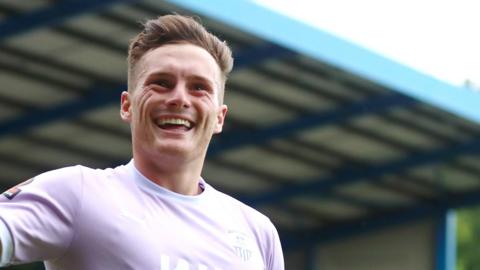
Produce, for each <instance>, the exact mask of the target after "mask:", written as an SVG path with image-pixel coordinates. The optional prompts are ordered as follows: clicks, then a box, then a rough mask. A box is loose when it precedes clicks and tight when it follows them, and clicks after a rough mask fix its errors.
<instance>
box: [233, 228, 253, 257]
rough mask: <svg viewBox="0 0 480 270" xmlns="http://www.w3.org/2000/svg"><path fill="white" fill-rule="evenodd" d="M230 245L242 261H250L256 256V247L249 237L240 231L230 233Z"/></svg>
mask: <svg viewBox="0 0 480 270" xmlns="http://www.w3.org/2000/svg"><path fill="white" fill-rule="evenodd" d="M228 238H229V240H230V244H231V245H232V247H233V249H234V250H235V254H236V255H237V256H238V257H239V258H240V259H242V261H244V262H246V261H249V260H250V259H251V258H252V256H253V255H254V250H255V245H254V243H253V241H252V239H250V238H249V237H248V235H246V234H244V233H242V232H238V231H228Z"/></svg>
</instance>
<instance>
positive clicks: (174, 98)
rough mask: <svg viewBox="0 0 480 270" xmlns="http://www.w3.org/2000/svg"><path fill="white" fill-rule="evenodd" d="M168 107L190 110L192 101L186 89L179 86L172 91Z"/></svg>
mask: <svg viewBox="0 0 480 270" xmlns="http://www.w3.org/2000/svg"><path fill="white" fill-rule="evenodd" d="M167 106H168V107H170V108H179V109H180V108H188V107H190V101H189V99H188V93H187V89H186V87H184V86H182V85H177V86H175V88H173V89H172V90H171V91H170V94H169V96H168V98H167Z"/></svg>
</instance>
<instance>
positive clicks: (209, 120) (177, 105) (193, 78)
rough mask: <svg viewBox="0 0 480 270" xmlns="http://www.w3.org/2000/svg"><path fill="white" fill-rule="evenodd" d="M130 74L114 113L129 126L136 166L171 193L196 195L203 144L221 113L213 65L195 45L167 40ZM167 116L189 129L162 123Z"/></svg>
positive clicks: (219, 84)
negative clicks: (117, 113)
mask: <svg viewBox="0 0 480 270" xmlns="http://www.w3.org/2000/svg"><path fill="white" fill-rule="evenodd" d="M133 78H134V80H135V81H134V83H133V84H132V85H134V87H133V89H129V91H124V92H123V93H122V96H121V110H120V115H121V117H122V119H123V120H124V121H126V122H128V123H129V124H130V127H131V131H132V148H133V149H132V150H133V158H134V163H135V166H136V168H137V169H138V170H139V171H140V172H141V173H142V174H143V175H145V176H146V177H147V178H149V179H150V180H152V181H153V182H155V183H156V184H158V185H160V186H163V187H165V188H167V189H169V190H171V191H174V192H177V193H180V194H184V195H196V194H199V193H200V192H201V190H200V189H199V187H198V182H199V179H200V174H201V171H202V167H203V163H204V160H205V155H206V152H207V148H208V144H209V143H210V140H211V138H212V135H213V134H216V133H220V132H221V131H222V127H223V122H224V119H225V115H226V113H227V106H226V105H224V104H223V91H224V90H223V84H224V83H223V81H222V79H221V72H220V68H219V66H218V65H217V63H216V62H215V60H214V59H213V57H212V56H211V55H210V54H209V53H208V52H207V51H206V50H204V49H202V48H200V47H197V46H194V45H191V44H170V45H164V46H161V47H158V48H156V49H154V50H151V51H149V52H147V53H146V54H145V55H144V56H143V57H142V58H141V59H140V61H139V62H138V64H137V66H136V72H135V75H134V76H133ZM172 118H175V119H181V120H187V121H188V122H190V123H191V127H190V128H188V127H187V126H184V125H181V124H178V125H173V124H171V125H164V124H163V122H164V121H167V119H172ZM162 120H163V122H162Z"/></svg>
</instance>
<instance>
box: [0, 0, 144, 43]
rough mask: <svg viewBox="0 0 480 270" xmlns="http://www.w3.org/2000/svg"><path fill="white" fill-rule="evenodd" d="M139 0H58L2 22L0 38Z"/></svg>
mask: <svg viewBox="0 0 480 270" xmlns="http://www.w3.org/2000/svg"><path fill="white" fill-rule="evenodd" d="M136 1H138V0H102V1H97V0H81V1H79V0H67V1H58V2H56V3H54V4H51V5H48V6H47V7H46V8H41V9H38V10H34V11H32V12H28V13H25V14H22V15H18V16H15V17H11V18H8V19H7V20H6V21H4V22H2V23H0V40H2V39H5V38H8V37H11V36H14V35H18V34H21V33H23V32H27V31H30V30H34V29H39V28H43V27H52V26H55V25H58V24H60V23H62V22H63V21H65V20H67V19H71V18H72V17H74V16H78V15H81V14H84V13H91V12H95V11H101V10H102V9H104V8H108V7H109V6H111V5H112V4H117V3H129V2H130V3H133V2H136Z"/></svg>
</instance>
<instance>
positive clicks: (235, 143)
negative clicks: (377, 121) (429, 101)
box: [208, 94, 416, 157]
mask: <svg viewBox="0 0 480 270" xmlns="http://www.w3.org/2000/svg"><path fill="white" fill-rule="evenodd" d="M414 104H416V102H415V100H413V99H411V98H408V97H406V96H402V95H399V94H391V95H384V96H378V97H375V98H369V99H367V100H366V101H361V102H357V103H353V104H349V105H345V106H340V107H339V108H335V109H333V110H331V111H326V112H317V113H312V114H309V115H302V116H301V117H298V118H297V119H295V120H293V121H288V122H286V123H281V124H278V125H275V126H271V127H267V128H263V129H258V130H255V132H238V131H236V132H234V133H231V134H228V133H225V134H223V135H221V136H219V137H218V138H216V139H217V140H216V141H215V143H214V144H212V145H211V146H210V148H209V150H208V157H214V156H216V155H218V154H219V153H221V152H223V151H225V150H230V149H234V148H238V147H241V146H245V145H258V144H262V143H265V142H267V141H270V140H273V139H278V138H286V137H289V136H293V135H295V134H298V133H299V132H301V131H304V130H307V129H311V128H314V127H318V126H321V125H328V124H338V123H342V122H345V121H348V120H350V119H352V118H353V117H358V116H361V115H366V114H373V113H380V112H384V111H387V110H391V109H393V108H395V107H402V106H412V105H414Z"/></svg>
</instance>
